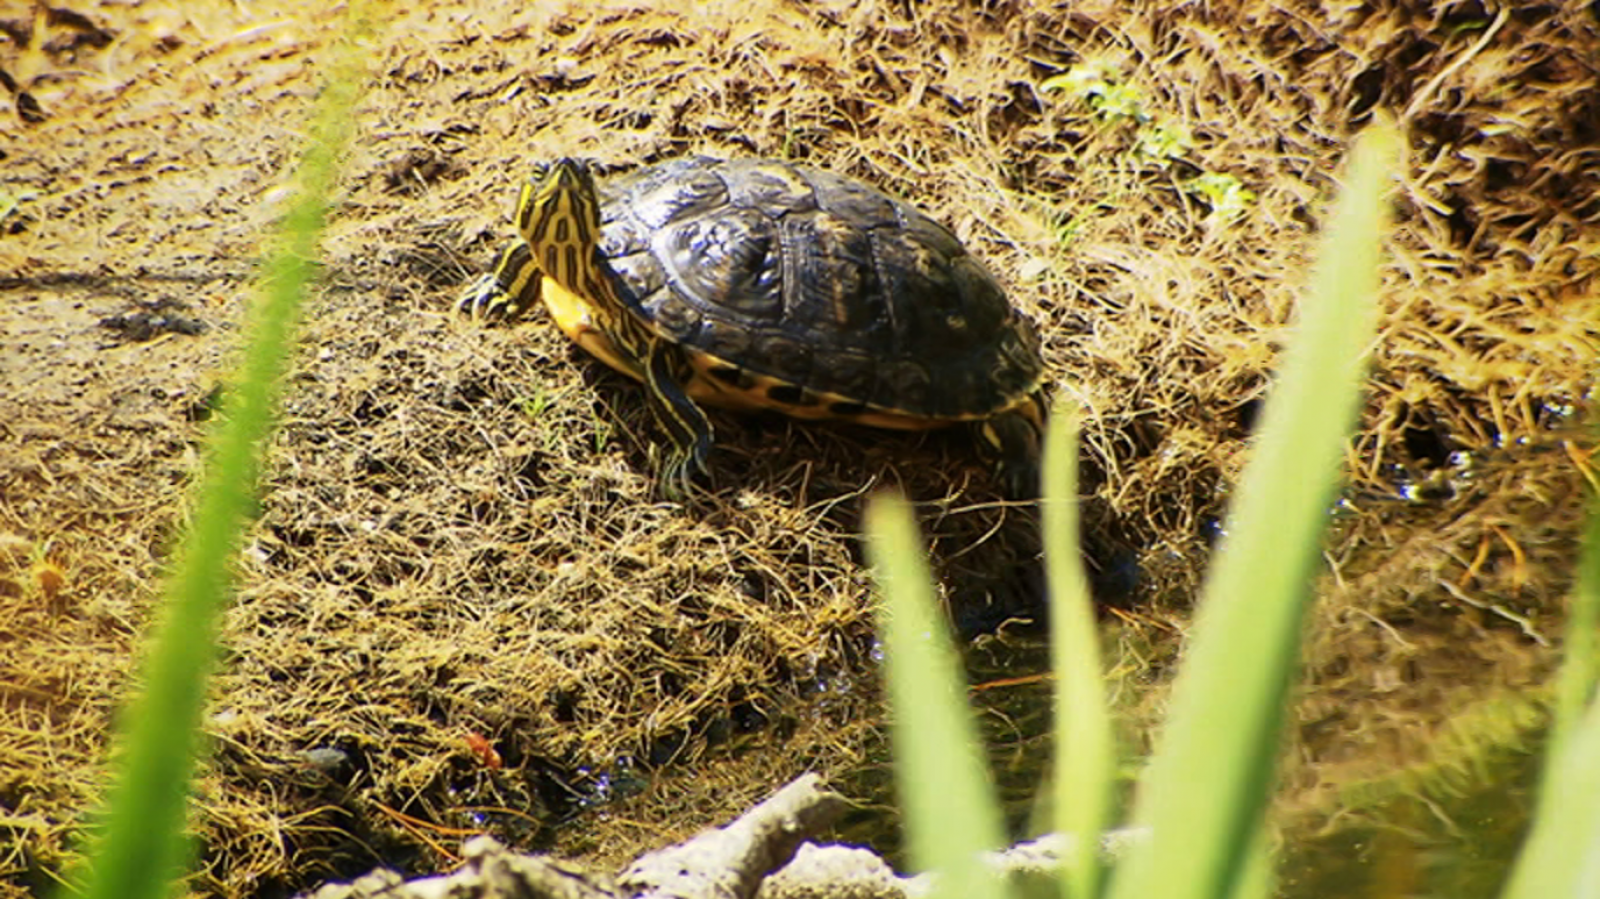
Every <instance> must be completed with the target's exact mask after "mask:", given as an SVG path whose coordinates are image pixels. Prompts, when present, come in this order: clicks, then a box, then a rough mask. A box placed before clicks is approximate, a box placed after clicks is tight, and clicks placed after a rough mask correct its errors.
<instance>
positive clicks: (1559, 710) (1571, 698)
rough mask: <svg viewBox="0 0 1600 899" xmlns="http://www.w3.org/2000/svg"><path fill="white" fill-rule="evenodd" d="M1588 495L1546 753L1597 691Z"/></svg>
mask: <svg viewBox="0 0 1600 899" xmlns="http://www.w3.org/2000/svg"><path fill="white" fill-rule="evenodd" d="M1596 499H1597V498H1596V497H1593V496H1591V497H1590V499H1589V505H1590V511H1589V519H1588V521H1587V522H1586V524H1585V527H1584V534H1583V556H1582V558H1581V559H1580V560H1579V563H1578V578H1577V583H1576V586H1575V587H1574V589H1573V593H1572V608H1571V610H1570V612H1569V613H1568V615H1567V635H1566V641H1565V646H1564V647H1563V649H1564V655H1565V658H1563V660H1562V663H1561V673H1560V674H1559V675H1558V676H1557V680H1556V709H1555V721H1554V722H1553V723H1552V725H1551V727H1550V746H1549V748H1548V750H1547V753H1548V755H1549V757H1550V758H1555V757H1556V756H1558V755H1559V754H1560V753H1561V751H1562V744H1563V743H1565V742H1566V739H1567V734H1568V733H1569V732H1570V731H1571V730H1572V728H1573V727H1575V726H1576V725H1577V722H1578V721H1579V719H1581V718H1582V717H1583V710H1584V708H1585V707H1586V706H1588V704H1589V702H1590V697H1591V696H1593V695H1594V687H1595V678H1596V671H1597V668H1600V658H1597V649H1600V647H1597V646H1596V641H1595V637H1596V634H1595V628H1596V627H1597V626H1600V502H1597V501H1596ZM1560 788H1561V787H1560V784H1559V783H1558V782H1556V781H1555V780H1553V779H1552V778H1549V777H1546V778H1545V780H1544V786H1543V788H1542V792H1541V794H1540V802H1548V801H1550V799H1551V797H1550V792H1551V791H1552V790H1556V789H1560Z"/></svg>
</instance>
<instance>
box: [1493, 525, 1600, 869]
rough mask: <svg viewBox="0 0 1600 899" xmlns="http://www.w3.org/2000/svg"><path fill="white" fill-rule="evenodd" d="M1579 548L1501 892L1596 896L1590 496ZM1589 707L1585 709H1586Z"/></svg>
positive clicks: (1598, 772) (1595, 545)
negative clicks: (1523, 812) (1531, 783)
mask: <svg viewBox="0 0 1600 899" xmlns="http://www.w3.org/2000/svg"><path fill="white" fill-rule="evenodd" d="M1590 506H1591V508H1590V512H1589V520H1588V522H1587V524H1586V526H1585V528H1584V535H1583V555H1582V557H1581V558H1580V560H1579V562H1578V580H1577V585H1576V586H1575V588H1574V590H1573V596H1572V611H1571V613H1570V614H1569V615H1568V619H1567V638H1566V658H1565V659H1564V660H1563V662H1562V665H1561V673H1560V675H1559V676H1558V680H1557V682H1556V710H1555V720H1554V722H1553V723H1552V725H1551V728H1550V743H1549V746H1548V747H1547V748H1546V750H1545V758H1546V762H1545V770H1544V774H1543V777H1542V780H1541V783H1540V789H1539V806H1538V809H1537V811H1536V812H1535V813H1534V817H1533V826H1532V828H1531V829H1530V831H1529V833H1528V840H1527V843H1526V844H1525V845H1524V846H1523V850H1522V852H1521V854H1520V855H1519V856H1518V857H1517V862H1516V865H1515V867H1513V869H1512V872H1511V879H1510V880H1509V881H1508V882H1507V884H1506V889H1505V892H1504V893H1503V894H1502V895H1504V896H1505V897H1506V899H1535V897H1538V899H1543V897H1546V896H1600V765H1596V764H1595V760H1596V759H1600V700H1596V699H1594V698H1593V693H1594V685H1595V667H1596V661H1595V624H1596V619H1597V618H1600V510H1597V509H1596V508H1595V506H1596V503H1595V498H1594V497H1591V498H1590ZM1585 708H1587V711H1585Z"/></svg>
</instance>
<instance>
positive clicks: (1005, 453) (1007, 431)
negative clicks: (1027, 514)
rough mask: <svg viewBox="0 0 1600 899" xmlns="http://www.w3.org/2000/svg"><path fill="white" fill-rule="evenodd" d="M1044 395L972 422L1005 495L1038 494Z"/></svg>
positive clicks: (1025, 497)
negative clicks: (991, 416)
mask: <svg viewBox="0 0 1600 899" xmlns="http://www.w3.org/2000/svg"><path fill="white" fill-rule="evenodd" d="M1044 413H1045V405H1044V397H1043V394H1042V393H1035V394H1034V395H1033V396H1030V397H1029V398H1028V399H1027V401H1026V402H1024V403H1022V404H1021V405H1019V406H1017V407H1016V408H1015V409H1011V410H1009V411H1006V412H1002V413H1000V414H999V415H996V416H994V417H993V418H990V419H987V420H985V421H980V422H978V423H976V424H975V425H974V428H975V429H976V431H977V435H978V445H979V446H980V447H981V448H982V450H983V452H984V455H986V456H988V457H990V458H991V459H992V460H993V461H994V463H995V469H996V473H997V475H998V477H999V479H1000V490H1001V491H1002V492H1003V493H1004V494H1005V496H1006V498H1007V499H1013V500H1020V501H1030V500H1035V499H1038V498H1039V457H1040V452H1041V446H1042V444H1043V443H1044Z"/></svg>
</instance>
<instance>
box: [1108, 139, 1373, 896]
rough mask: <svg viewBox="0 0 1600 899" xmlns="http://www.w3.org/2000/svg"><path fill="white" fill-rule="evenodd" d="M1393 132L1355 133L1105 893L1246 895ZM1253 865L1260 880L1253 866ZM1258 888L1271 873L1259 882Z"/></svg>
mask: <svg viewBox="0 0 1600 899" xmlns="http://www.w3.org/2000/svg"><path fill="white" fill-rule="evenodd" d="M1398 152H1399V136H1398V134H1397V133H1396V130H1395V129H1394V128H1393V127H1392V126H1390V125H1387V124H1374V125H1372V126H1370V127H1368V128H1367V130H1366V131H1365V132H1363V133H1362V134H1361V135H1360V136H1359V137H1358V138H1357V139H1356V141H1355V144H1354V147H1353V149H1352V151H1351V154H1350V159H1351V161H1350V165H1349V172H1348V177H1347V179H1346V181H1345V189H1344V191H1343V192H1342V194H1341V196H1340V197H1339V198H1338V200H1337V203H1336V204H1335V207H1334V211H1333V215H1332V218H1331V224H1330V227H1329V228H1328V231H1327V234H1326V236H1325V238H1324V239H1323V242H1322V246H1321V248H1320V253H1319V261H1318V265H1317V268H1316V270H1315V273H1314V277H1313V280H1312V283H1311V285H1310V290H1309V292H1308V293H1307V295H1306V297H1305V300H1304V302H1303V303H1302V306H1301V309H1300V318H1299V322H1298V326H1297V327H1296V329H1295V333H1294V338H1293V341H1292V343H1291V345H1290V346H1289V347H1288V349H1287V350H1286V351H1285V353H1284V359H1283V363H1282V366H1281V368H1280V376H1279V379H1278V382H1277V383H1276V384H1275V386H1274V387H1273V390H1272V394H1271V396H1270V398H1269V399H1268V402H1267V405H1266V409H1265V411H1264V413H1263V416H1262V427H1261V433H1260V437H1259V439H1258V441H1257V444H1256V446H1255V447H1254V449H1253V451H1252V455H1251V459H1250V462H1249V465H1248V467H1247V469H1246V470H1245V473H1244V476H1243V479H1242V481H1241V483H1240V485H1239V487H1238V490H1237V492H1236V493H1235V496H1234V500H1233V504H1232V507H1231V509H1230V512H1229V519H1228V521H1229V524H1228V531H1227V536H1226V537H1224V539H1223V542H1222V546H1221V548H1220V550H1219V552H1218V554H1217V557H1216V560H1215V562H1214V564H1213V566H1212V569H1211V572H1210V575H1209V577H1208V580H1207V583H1206V588H1205V590H1204V595H1203V596H1202V598H1201V601H1200V605H1199V608H1198V610H1197V612H1196V620H1195V623H1194V630H1193V635H1192V641H1191V644H1190V646H1189V647H1188V650H1187V652H1186V657H1185V658H1184V661H1183V667H1182V670H1181V671H1180V673H1179V675H1178V678H1177V681H1176V683H1175V684H1174V686H1173V696H1172V702H1171V711H1170V713H1169V715H1168V719H1167V723H1166V727H1165V729H1164V731H1163V733H1162V735H1161V739H1160V741H1159V742H1158V746H1157V750H1156V753H1155V756H1154V757H1153V759H1152V760H1151V762H1150V765H1149V767H1148V769H1147V770H1146V772H1145V774H1144V777H1143V778H1142V780H1141V783H1140V787H1139V794H1138V798H1137V805H1136V814H1135V823H1136V824H1139V825H1147V826H1149V827H1150V828H1151V832H1150V838H1149V840H1148V841H1146V842H1143V843H1140V844H1137V845H1136V846H1135V847H1134V849H1133V850H1132V852H1131V853H1130V854H1129V857H1128V859H1127V860H1126V861H1125V862H1124V863H1123V864H1122V865H1121V866H1120V867H1119V868H1118V870H1117V872H1116V876H1115V877H1114V879H1113V881H1112V885H1111V894H1110V895H1111V897H1112V899H1148V897H1152V896H1159V897H1162V899H1220V897H1226V896H1236V895H1240V892H1239V891H1238V888H1239V886H1240V884H1241V882H1242V881H1243V879H1244V878H1245V872H1246V869H1247V867H1248V858H1249V852H1250V847H1251V845H1252V843H1253V841H1255V840H1256V839H1258V836H1259V835H1258V830H1259V828H1260V820H1261V812H1262V809H1263V807H1264V806H1265V804H1266V801H1267V797H1268V795H1269V792H1270V789H1271V786H1272V783H1273V771H1274V768H1275V766H1274V764H1273V762H1274V756H1275V755H1276V753H1277V751H1278V748H1279V744H1278V741H1279V730H1280V726H1281V721H1282V717H1283V706H1284V701H1285V698H1286V694H1287V692H1288V686H1289V683H1290V679H1291V677H1292V676H1293V675H1294V673H1295V666H1296V660H1297V658H1298V647H1299V641H1300V630H1301V626H1302V621H1303V617H1304V610H1305V607H1306V605H1307V603H1308V601H1309V599H1310V597H1311V584H1312V580H1313V578H1314V575H1315V570H1316V564H1317V560H1318V559H1319V558H1320V555H1319V553H1320V549H1321V537H1322V533H1323V530H1324V528H1325V526H1326V523H1327V510H1328V506H1329V503H1330V502H1331V501H1332V500H1333V498H1334V496H1335V494H1336V490H1337V485H1338V483H1339V480H1340V467H1341V463H1342V462H1343V459H1344V452H1345V447H1346V445H1347V443H1348V441H1349V434H1350V431H1351V428H1352V426H1353V425H1354V423H1355V419H1356V411H1357V402H1358V399H1359V396H1360V389H1361V385H1362V381H1363V375H1364V371H1365V356H1366V349H1367V347H1368V345H1369V344H1370V343H1371V341H1372V336H1373V330H1374V320H1375V297H1376V294H1377V288H1378V259H1379V248H1380V245H1381V243H1382V238H1383V235H1384V234H1385V233H1386V231H1387V228H1386V226H1385V220H1386V216H1385V215H1384V210H1385V208H1386V205H1387V203H1386V200H1385V199H1384V195H1385V192H1386V191H1385V187H1386V184H1387V182H1388V181H1389V180H1390V179H1391V178H1392V175H1393V172H1394V171H1395V170H1396V158H1397V156H1398ZM1251 879H1253V878H1251ZM1262 886H1263V887H1264V886H1265V885H1264V884H1263V885H1262Z"/></svg>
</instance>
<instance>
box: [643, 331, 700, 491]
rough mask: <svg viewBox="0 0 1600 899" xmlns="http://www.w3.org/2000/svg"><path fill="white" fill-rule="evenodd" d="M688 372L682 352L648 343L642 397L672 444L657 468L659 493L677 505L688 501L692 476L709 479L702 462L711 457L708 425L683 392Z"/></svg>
mask: <svg viewBox="0 0 1600 899" xmlns="http://www.w3.org/2000/svg"><path fill="white" fill-rule="evenodd" d="M688 368H689V361H688V359H687V358H685V357H684V354H683V350H682V349H680V348H679V347H677V346H674V345H672V344H669V343H667V342H666V341H663V340H659V339H655V340H651V341H650V344H649V349H648V351H647V353H646V356H645V360H644V374H645V387H646V388H647V389H646V393H647V394H648V395H649V397H650V411H651V412H652V413H654V414H655V417H656V421H657V422H659V423H660V424H661V428H662V430H664V431H666V432H667V438H668V439H669V440H670V441H671V442H672V447H671V449H669V450H668V451H667V458H666V460H665V462H664V463H663V464H662V465H661V471H660V477H661V493H662V495H664V496H665V497H666V498H667V499H671V500H679V501H681V500H683V499H685V498H687V497H688V495H689V490H690V488H691V486H692V482H693V480H694V476H695V475H696V474H705V475H707V476H708V477H709V475H710V470H709V469H708V468H707V467H706V458H707V456H709V455H710V453H711V436H712V432H711V422H710V421H709V420H708V419H707V418H706V414H705V412H703V411H701V409H700V407H699V406H697V405H695V402H694V400H691V399H689V395H688V394H687V393H685V392H684V389H683V384H684V383H685V381H686V380H687V379H688V377H689V374H690V373H689V371H688Z"/></svg>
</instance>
